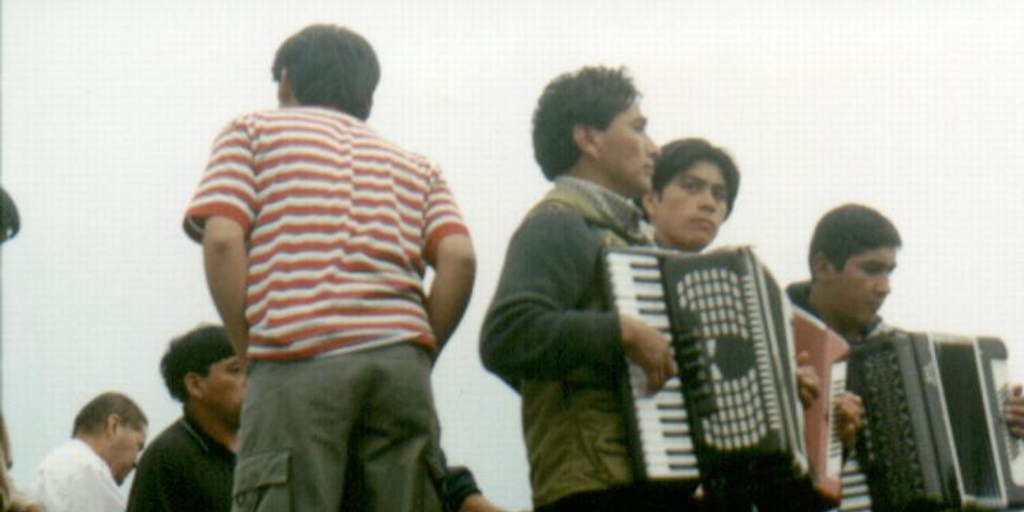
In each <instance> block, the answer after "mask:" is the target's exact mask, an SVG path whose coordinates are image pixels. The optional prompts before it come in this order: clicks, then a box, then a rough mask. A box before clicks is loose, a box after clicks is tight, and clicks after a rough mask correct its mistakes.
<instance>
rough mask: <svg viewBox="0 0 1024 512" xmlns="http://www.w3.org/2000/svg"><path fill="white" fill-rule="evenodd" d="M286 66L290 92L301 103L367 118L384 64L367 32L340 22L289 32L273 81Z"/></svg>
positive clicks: (279, 56)
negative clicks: (365, 33) (360, 31)
mask: <svg viewBox="0 0 1024 512" xmlns="http://www.w3.org/2000/svg"><path fill="white" fill-rule="evenodd" d="M286 69H287V70H288V79H289V81H290V83H291V86H292V94H293V95H294V96H295V99H296V100H298V102H299V103H300V104H302V105H315V106H321V107H332V108H336V109H338V110H340V111H342V112H345V113H347V114H349V115H352V116H355V117H358V118H359V119H362V120H366V119H367V118H368V117H370V109H371V108H372V107H373V91H374V90H375V89H376V88H377V83H378V82H379V81H380V64H379V63H378V62H377V54H376V53H374V51H373V47H372V46H370V43H369V42H368V41H367V40H366V39H364V38H363V36H361V35H359V34H357V33H355V32H353V31H352V30H350V29H348V28H345V27H339V26H337V25H310V26H308V27H306V28H304V29H302V30H301V31H299V32H298V33H297V34H295V35H293V36H291V37H289V38H288V40H286V41H285V42H284V43H282V44H281V47H280V48H278V50H277V54H276V55H275V56H274V66H273V68H272V69H271V72H272V73H273V76H274V81H280V80H281V73H282V71H283V70H286Z"/></svg>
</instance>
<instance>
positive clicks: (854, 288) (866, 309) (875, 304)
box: [815, 247, 896, 331]
mask: <svg viewBox="0 0 1024 512" xmlns="http://www.w3.org/2000/svg"><path fill="white" fill-rule="evenodd" d="M821 259H824V260H826V261H824V262H818V264H817V266H818V267H819V269H818V271H817V275H816V276H815V278H816V280H818V281H821V284H823V285H825V286H826V287H827V288H826V290H828V293H829V295H831V298H832V300H831V301H830V302H831V303H832V304H833V307H834V308H835V310H836V311H835V312H836V314H837V316H839V317H841V318H844V319H845V321H846V322H847V323H848V324H849V325H850V326H851V327H855V328H856V329H857V330H859V331H863V330H864V329H867V328H868V327H869V326H870V325H871V322H872V321H873V320H874V318H875V317H876V316H877V315H878V311H879V310H880V309H882V304H883V303H885V298H886V297H887V296H888V295H889V292H890V291H891V288H890V287H889V276H890V274H892V272H893V270H895V269H896V249H895V248H893V247H879V248H877V249H872V250H869V251H864V252H862V253H860V254H857V255H854V256H850V257H849V258H848V259H847V260H846V264H845V265H843V269H842V270H836V269H835V267H834V266H833V265H832V263H831V262H828V261H827V258H825V257H824V255H821Z"/></svg>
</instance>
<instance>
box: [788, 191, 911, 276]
mask: <svg viewBox="0 0 1024 512" xmlns="http://www.w3.org/2000/svg"><path fill="white" fill-rule="evenodd" d="M902 244H903V242H902V240H900V234H899V231H897V230H896V226H895V225H893V223H892V221H890V220H889V219H887V218H886V217H885V216H884V215H882V214H881V213H879V212H878V211H877V210H875V209H873V208H871V207H868V206H864V205H861V204H853V203H850V204H844V205H842V206H838V207H836V208H833V209H832V210H829V212H828V213H826V214H825V215H824V216H822V218H821V220H819V221H818V225H817V226H816V227H815V228H814V235H813V236H812V237H811V247H810V251H809V252H808V255H807V260H808V264H809V265H811V268H812V270H813V267H814V257H815V256H816V255H818V254H824V255H825V257H826V258H828V261H829V262H830V263H832V266H833V267H835V268H836V270H842V269H843V266H845V265H846V260H848V259H850V257H852V256H857V255H858V254H861V253H864V252H867V251H873V250H875V249H880V248H893V249H898V248H899V247H900V246H901V245H902Z"/></svg>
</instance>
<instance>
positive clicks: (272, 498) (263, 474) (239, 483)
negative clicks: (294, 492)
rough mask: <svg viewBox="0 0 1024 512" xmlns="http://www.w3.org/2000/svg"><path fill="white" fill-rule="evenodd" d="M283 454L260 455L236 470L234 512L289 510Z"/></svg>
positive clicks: (288, 490)
mask: <svg viewBox="0 0 1024 512" xmlns="http://www.w3.org/2000/svg"><path fill="white" fill-rule="evenodd" d="M288 459H289V453H288V452H286V451H279V452H269V453H261V454H258V455H253V456H251V457H246V458H245V459H242V460H239V461H238V466H236V467H235V487H234V498H235V504H234V507H233V508H232V510H233V511H234V512H270V511H273V512H288V511H290V510H291V509H292V504H291V501H292V500H291V490H290V488H289V485H288V480H289V478H288V471H289V468H288Z"/></svg>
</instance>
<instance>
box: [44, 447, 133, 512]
mask: <svg viewBox="0 0 1024 512" xmlns="http://www.w3.org/2000/svg"><path fill="white" fill-rule="evenodd" d="M26 492H27V494H28V495H29V496H32V497H33V498H34V499H35V500H36V501H37V502H38V503H40V504H41V505H42V506H43V508H44V509H45V510H46V511H47V512H124V509H125V499H124V496H123V495H122V494H121V490H120V489H119V488H118V485H117V483H116V482H114V476H113V474H112V473H111V472H110V466H108V465H107V463H106V462H105V461H104V460H103V459H101V458H100V456H99V455H97V454H96V452H94V451H93V450H92V448H90V447H89V445H87V444H85V443H84V442H83V441H81V440H78V439H72V440H71V441H69V442H67V443H65V444H63V445H61V446H58V447H57V448H55V449H54V450H53V451H51V452H50V453H49V455H47V456H46V458H44V459H43V462H41V463H40V464H39V467H38V468H37V469H36V472H35V475H33V477H32V482H31V483H30V484H29V486H28V488H27V489H26Z"/></svg>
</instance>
